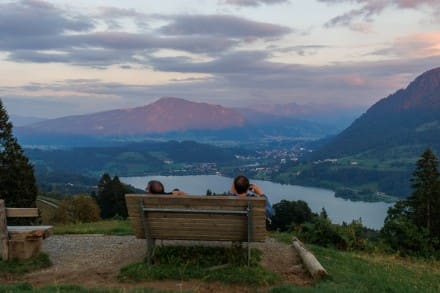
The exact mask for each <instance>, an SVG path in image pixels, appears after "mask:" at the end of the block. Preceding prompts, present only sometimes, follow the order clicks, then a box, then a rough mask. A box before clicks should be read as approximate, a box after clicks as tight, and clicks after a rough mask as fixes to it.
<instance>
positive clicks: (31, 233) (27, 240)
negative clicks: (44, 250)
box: [0, 199, 53, 261]
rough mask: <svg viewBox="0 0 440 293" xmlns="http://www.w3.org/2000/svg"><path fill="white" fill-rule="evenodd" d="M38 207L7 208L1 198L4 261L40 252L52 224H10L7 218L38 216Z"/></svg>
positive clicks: (0, 241) (0, 235)
mask: <svg viewBox="0 0 440 293" xmlns="http://www.w3.org/2000/svg"><path fill="white" fill-rule="evenodd" d="M38 216H39V215H38V209H37V208H6V207H5V202H4V200H3V199H0V246H1V255H2V259H3V260H4V261H7V260H13V259H28V258H32V257H34V256H36V255H38V254H39V252H40V249H41V244H42V240H43V239H45V238H47V237H49V236H50V235H51V234H52V228H53V227H52V226H8V224H7V218H25V217H26V218H31V217H38Z"/></svg>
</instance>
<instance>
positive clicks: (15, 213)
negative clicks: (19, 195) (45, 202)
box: [6, 208, 38, 218]
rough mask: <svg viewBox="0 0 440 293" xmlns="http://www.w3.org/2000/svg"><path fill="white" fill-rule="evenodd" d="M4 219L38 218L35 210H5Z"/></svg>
mask: <svg viewBox="0 0 440 293" xmlns="http://www.w3.org/2000/svg"><path fill="white" fill-rule="evenodd" d="M6 217H8V218H18V217H28V218H31V217H38V209H37V208H6Z"/></svg>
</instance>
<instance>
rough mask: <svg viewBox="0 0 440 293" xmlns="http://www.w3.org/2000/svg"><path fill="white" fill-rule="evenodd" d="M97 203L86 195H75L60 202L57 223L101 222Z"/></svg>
mask: <svg viewBox="0 0 440 293" xmlns="http://www.w3.org/2000/svg"><path fill="white" fill-rule="evenodd" d="M99 215H100V210H99V206H98V204H97V203H96V201H95V200H94V199H93V198H92V197H90V196H88V195H85V194H80V195H75V196H72V197H70V198H67V199H64V200H62V201H61V202H60V207H59V209H58V212H57V215H56V217H55V221H56V222H59V223H89V222H96V221H99V220H100V219H101V218H100V216H99Z"/></svg>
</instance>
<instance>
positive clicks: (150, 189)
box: [145, 180, 165, 194]
mask: <svg viewBox="0 0 440 293" xmlns="http://www.w3.org/2000/svg"><path fill="white" fill-rule="evenodd" d="M145 190H146V191H147V193H152V194H164V193H165V188H164V187H163V184H162V182H160V181H157V180H151V181H150V182H148V184H147V188H145Z"/></svg>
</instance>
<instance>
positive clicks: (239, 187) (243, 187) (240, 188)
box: [234, 175, 250, 194]
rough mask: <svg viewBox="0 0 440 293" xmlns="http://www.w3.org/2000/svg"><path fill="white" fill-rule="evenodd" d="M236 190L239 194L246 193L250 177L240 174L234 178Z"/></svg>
mask: <svg viewBox="0 0 440 293" xmlns="http://www.w3.org/2000/svg"><path fill="white" fill-rule="evenodd" d="M234 187H235V191H236V192H237V193H238V194H242V193H246V192H247V191H248V190H249V187H250V184H249V179H248V178H247V177H246V176H244V175H238V176H237V177H235V179H234Z"/></svg>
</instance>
